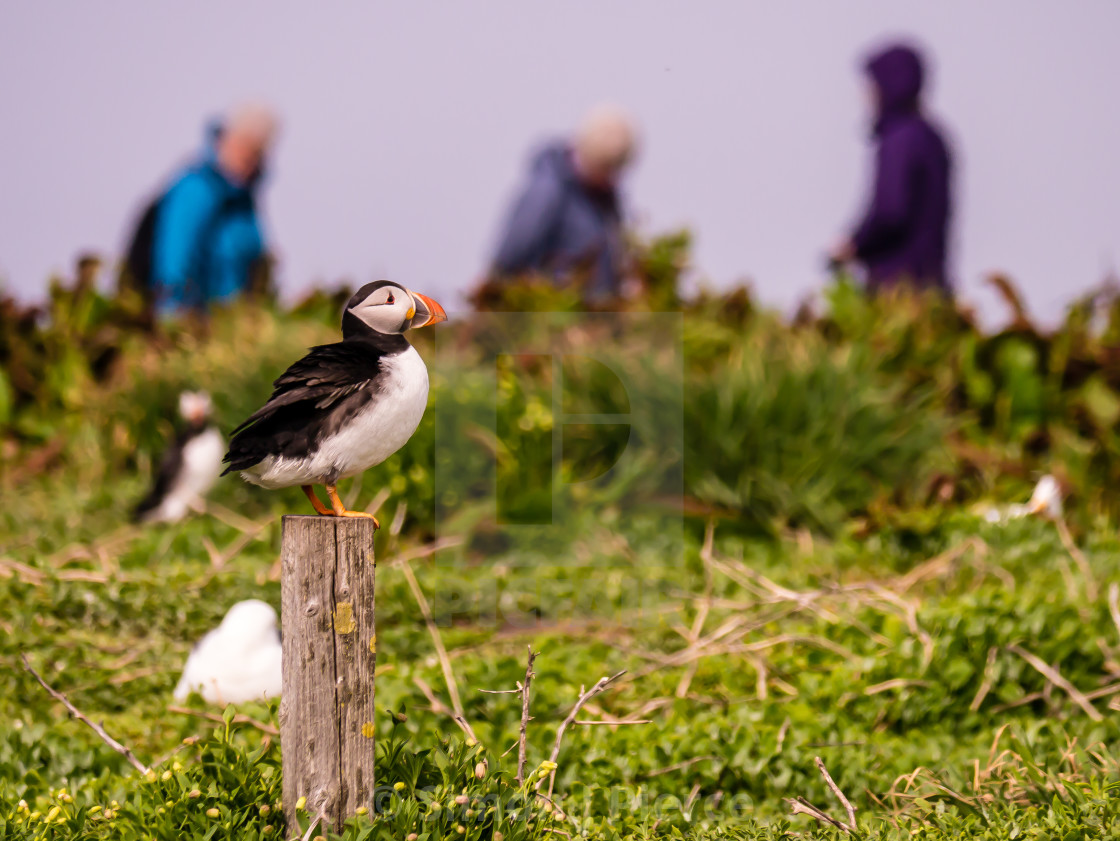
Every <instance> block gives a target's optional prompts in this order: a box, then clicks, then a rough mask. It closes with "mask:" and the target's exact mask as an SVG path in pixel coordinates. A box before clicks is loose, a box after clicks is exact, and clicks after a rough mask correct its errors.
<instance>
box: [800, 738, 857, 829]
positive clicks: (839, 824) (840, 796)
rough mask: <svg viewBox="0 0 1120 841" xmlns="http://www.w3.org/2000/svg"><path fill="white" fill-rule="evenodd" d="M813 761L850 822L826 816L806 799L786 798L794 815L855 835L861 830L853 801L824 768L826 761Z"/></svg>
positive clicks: (816, 758)
mask: <svg viewBox="0 0 1120 841" xmlns="http://www.w3.org/2000/svg"><path fill="white" fill-rule="evenodd" d="M813 761H814V762H815V763H816V764H817V770H818V771H820V772H821V776H822V777H824V781H825V784H826V785H827V786H828V788H829V790H830V791H831V792H832V794H833V795H834V796H835V797H836V799H837V800H839V801H840V805H842V806H843V807H844V811H846V812H847V813H848V822H847V823H844V822H843V821H839V820H837V819H836V818H834V817H832V816H830V815H828V814H825V813H824V812H823V811H821V810H820V809H818V808H817V807H816V806H814V805H813V804H812V803H810V802H809V801H808V800H806V799H805V798H804V797H795V798H792V799H791V798H786V803H788V804H789V805H790V808H791V810H792V813H793V814H795V815H809V816H810V817H811V818H815V819H816V820H818V821H821V822H822V823H827V824H831V825H832V826H834V827H836V828H837V829H842V830H844V832H846V833H848V834H849V835H855V834H856V833H857V832H858V831H859V829H858V827H857V826H856V809H855V807H854V806H853V805H852V804H851V801H849V800H848V798H847V797H845V796H844V792H842V791H841V790H840V786H838V785H836V781H835V780H833V779H832V775H831V774H829V773H828V769H827V768H825V767H824V761H823V760H822V759H821V758H820V757H819V756H816V757H813Z"/></svg>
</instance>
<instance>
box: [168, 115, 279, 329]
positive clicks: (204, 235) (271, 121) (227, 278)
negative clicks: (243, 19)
mask: <svg viewBox="0 0 1120 841" xmlns="http://www.w3.org/2000/svg"><path fill="white" fill-rule="evenodd" d="M276 126H277V121H276V118H275V116H274V115H273V113H272V112H271V111H270V110H269V109H268V108H266V107H264V106H260V105H246V106H242V107H241V108H238V109H236V110H234V111H233V112H232V113H230V115H229V116H228V117H227V118H226V119H225V120H224V121H222V122H221V123H220V124H218V125H215V126H213V127H211V129H210V130H209V137H208V140H207V146H206V150H205V152H204V153H203V155H202V157H201V159H200V160H199V161H198V162H196V163H195V164H193V165H191V166H189V167H187V168H186V170H184V171H183V172H182V173H181V174H180V175H179V176H178V178H176V179H175V181H174V182H173V183H172V185H171V187H170V188H169V189H168V191H167V192H166V193H165V194H164V196H163V198H162V199H161V200H160V201H159V204H158V206H157V208H156V214H155V219H154V230H153V233H152V243H151V278H150V284H151V287H152V288H151V293H152V298H153V300H154V303H155V309H156V312H157V313H159V314H161V315H168V314H175V313H181V312H185V311H205V310H206V309H208V308H209V307H210V305H211V304H214V303H220V302H225V301H230V300H232V299H233V298H235V297H237V296H238V295H239V294H240V293H241V292H242V291H244V290H245V288H246V287H247V286H248V284H249V281H250V278H251V273H252V269H253V266H254V264H255V263H256V262H257V261H258V260H259V259H261V258H262V257H263V256H264V254H265V241H264V235H263V233H262V230H261V224H260V220H259V218H258V215H257V208H256V193H257V188H258V186H259V184H260V181H261V175H262V172H263V170H264V163H265V157H266V155H267V152H268V149H269V146H270V145H271V143H272V140H273V138H274V136H275V133H276Z"/></svg>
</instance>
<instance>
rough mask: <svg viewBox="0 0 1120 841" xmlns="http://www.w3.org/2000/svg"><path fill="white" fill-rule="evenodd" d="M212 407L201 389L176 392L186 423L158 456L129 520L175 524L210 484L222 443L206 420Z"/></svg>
mask: <svg viewBox="0 0 1120 841" xmlns="http://www.w3.org/2000/svg"><path fill="white" fill-rule="evenodd" d="M212 408H213V406H212V404H211V402H210V395H209V394H207V393H206V392H205V391H184V392H183V393H182V394H180V395H179V414H180V416H182V418H183V420H184V421H185V422H186V425H185V426H184V427H183V429H182V430H180V432H179V433H178V435H176V437H175V441H174V442H172V444H171V446H170V447H168V449H167V450H166V451H165V452H164V454H163V457H162V458H161V459H160V463H159V471H158V472H157V473H156V477H155V481H153V483H152V487H151V490H149V491H148V495H147V496H145V497H144V498H143V499H142V500H140V502H139V503H138V504H137V505H136V507H135V508H134V509H133V511H132V519H133V521H135V522H139V523H177V522H179V520H181V519H183V517H185V516H186V515H187V512H188V511H190V510H191V509H192V508H195V507H197V506H198V504H199V503H200V502H201V501H202V498H203V497H204V496H205V495H206V494H207V492H208V491H209V490H210V489H211V488H212V487H214V483H216V482H217V481H218V477H219V476H220V475H221V472H222V452H223V451H224V450H225V448H226V444H225V439H223V438H222V433H221V432H219V431H218V428H217V427H216V426H214V425H213V424H212V423H210V413H211V411H212Z"/></svg>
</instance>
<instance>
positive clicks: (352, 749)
mask: <svg viewBox="0 0 1120 841" xmlns="http://www.w3.org/2000/svg"><path fill="white" fill-rule="evenodd" d="M373 537H374V529H373V523H372V522H371V521H369V520H367V519H364V518H361V519H359V518H348V517H338V518H336V517H303V516H288V517H284V519H283V538H282V546H281V577H280V592H281V626H282V631H283V648H284V657H283V695H282V698H281V702H280V746H281V755H282V759H283V771H284V811H285V813H286V814H287V816H288V821H289V825H290V826H292V827H294V826H295V825H296V824H295V822H294V816H295V805H296V803H297V802H298V801H299V799H300V798H301V797H305V798H307V800H306V804H307V805H306V807H305V808H306V810H307V812H308V813H309V814H310V815H311V816H312V817H314V816H316V815H319V814H322V815H323V820H324V821H325V822H326V823H329V824H331V825H332V826H335V827H337V826H339V825H341V823H342V822H343V821H344V820H345V819H346V818H348V817H350V816H352V815H353V814H354V813H355V811H356V810H357V809H358V807H360V806H365V807H366V808H367V809H370V810H371V811H372V809H373V799H374V779H373V769H374V757H375V754H374V726H373V721H374V715H373V713H374V686H373V675H374V667H375V666H376V660H377V637H376V634H375V626H374V555H373Z"/></svg>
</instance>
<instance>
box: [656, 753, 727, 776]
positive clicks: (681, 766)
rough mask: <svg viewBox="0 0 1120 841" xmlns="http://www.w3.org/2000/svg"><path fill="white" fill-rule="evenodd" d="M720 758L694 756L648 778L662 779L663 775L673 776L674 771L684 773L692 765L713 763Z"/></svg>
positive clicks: (666, 767) (657, 771)
mask: <svg viewBox="0 0 1120 841" xmlns="http://www.w3.org/2000/svg"><path fill="white" fill-rule="evenodd" d="M719 758H720V757H718V756H714V755H712V756H694V757H692V759H686V760H685V761H684V762H678V763H677V764H676V765H667V766H665V767H664V768H658V769H656V770H654V771H650V772H649V773H648V774H646V776H647V777H660V776H661V775H662V774H671V773H672V772H673V771H683V770H684V769H685V768H688V767H689V766H690V765H695V764H696V763H697V762H711V761H712V760H713V759H719Z"/></svg>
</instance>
